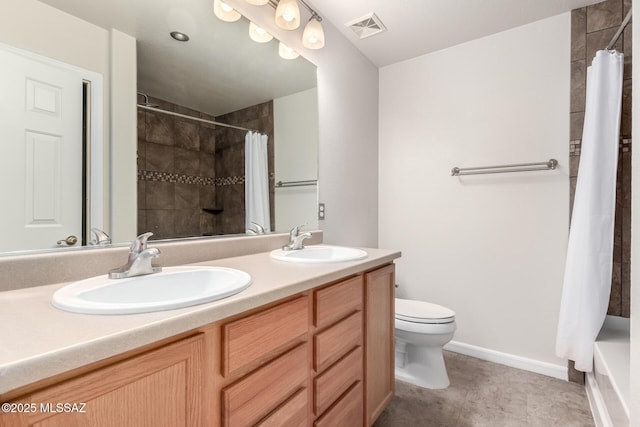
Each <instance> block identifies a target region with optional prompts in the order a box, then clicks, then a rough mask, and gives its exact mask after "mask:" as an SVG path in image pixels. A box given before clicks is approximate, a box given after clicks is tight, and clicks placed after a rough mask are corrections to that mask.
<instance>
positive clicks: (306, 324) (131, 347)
mask: <svg viewBox="0 0 640 427" xmlns="http://www.w3.org/2000/svg"><path fill="white" fill-rule="evenodd" d="M367 252H368V254H369V256H368V257H367V258H366V259H364V260H360V261H354V262H348V263H331V264H325V265H296V264H290V263H285V262H281V261H277V260H273V259H271V258H270V257H269V254H268V253H258V254H252V255H245V256H239V257H233V258H226V259H220V260H215V261H211V262H205V263H200V265H217V266H223V267H230V268H238V269H242V270H244V271H247V272H248V273H249V274H251V276H252V278H253V283H252V285H251V286H250V287H249V288H248V289H246V290H245V291H243V292H241V293H240V294H237V295H235V296H233V297H230V298H227V299H224V300H220V301H217V302H213V303H209V304H204V305H200V306H194V307H188V308H183V309H179V310H170V311H165V312H156V313H146V314H137V315H122V316H95V315H81V314H74V313H67V312H63V311H60V310H56V309H55V308H53V307H50V306H45V303H46V301H45V299H47V298H50V296H51V294H52V293H53V292H54V291H55V290H56V289H58V288H60V287H61V285H51V286H43V287H38V288H30V289H23V290H16V291H10V292H5V293H1V294H0V296H1V297H3V298H4V302H10V301H11V300H12V301H13V302H14V303H15V304H11V307H13V308H10V309H9V311H12V310H15V312H18V311H20V307H18V306H17V305H20V304H22V309H24V310H27V311H28V310H29V308H27V307H28V306H29V305H30V306H32V307H33V305H34V304H35V306H36V307H39V308H40V309H41V310H43V311H44V313H43V314H41V319H40V320H41V323H40V325H41V327H42V328H41V330H40V331H38V333H37V335H40V336H41V337H43V342H41V343H38V342H34V343H28V344H27V345H26V346H25V347H26V348H22V349H16V350H15V351H13V353H15V354H14V355H13V356H11V355H9V356H11V357H13V360H10V359H8V357H7V355H5V354H2V357H1V358H0V379H1V380H0V400H1V401H2V402H3V403H6V404H8V405H9V406H7V405H6V404H5V406H3V410H4V409H5V408H6V409H9V411H4V412H3V413H1V414H0V425H2V426H12V425H17V426H23V425H38V426H44V425H46V426H69V425H75V424H76V423H77V422H79V421H80V420H81V422H82V424H83V425H100V426H125V425H131V426H138V425H154V426H162V425H166V426H199V425H202V426H249V425H261V426H301V425H314V426H338V425H348V426H358V425H367V426H368V425H371V424H372V423H373V422H374V421H375V419H376V418H377V416H378V415H379V414H380V412H382V410H383V409H384V408H385V406H386V405H387V404H388V403H389V401H390V400H391V398H392V397H393V387H394V378H393V377H394V353H393V330H394V325H393V306H394V264H393V260H394V259H395V258H398V257H399V256H400V254H399V253H398V252H393V251H385V250H381V249H367ZM16 304H17V305H16ZM11 314H12V313H4V314H2V315H0V317H2V319H0V320H4V316H11ZM25 314H28V313H25ZM4 324H6V323H4ZM36 325H37V322H35V321H34V322H33V323H29V322H26V324H24V325H21V326H20V325H19V326H18V327H17V328H18V329H20V330H18V331H14V332H12V333H10V334H9V339H11V338H12V337H19V336H20V335H21V334H25V333H31V334H34V335H33V339H34V340H37V339H38V337H37V336H36V335H35V334H36V332H35V331H34V330H30V328H34V327H36ZM48 334H57V336H48ZM16 339H17V338H16ZM21 341H24V335H23V338H22V339H21ZM9 342H11V341H9ZM3 352H4V350H3ZM8 353H11V351H9V352H8ZM85 423H86V424H85Z"/></svg>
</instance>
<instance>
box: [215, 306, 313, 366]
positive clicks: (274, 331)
mask: <svg viewBox="0 0 640 427" xmlns="http://www.w3.org/2000/svg"><path fill="white" fill-rule="evenodd" d="M308 322H309V303H308V298H306V297H300V298H296V299H294V300H292V301H289V302H285V303H283V304H280V305H277V306H275V307H272V308H270V309H267V310H265V311H261V312H259V313H256V314H253V315H251V316H248V317H245V318H242V319H239V320H236V321H234V322H231V323H227V324H226V325H224V326H223V327H222V337H223V338H222V342H223V344H222V345H223V353H222V354H223V361H222V362H223V363H222V374H223V375H224V376H225V377H226V376H228V375H229V374H231V373H233V372H235V371H237V370H238V369H240V368H242V367H244V366H246V365H248V364H250V363H252V362H255V361H256V360H258V359H260V358H261V357H263V356H265V355H267V354H269V353H270V352H272V351H274V350H276V349H278V348H280V347H283V346H285V345H286V344H288V343H290V342H292V341H294V340H296V339H303V338H304V337H305V335H306V333H307V329H308Z"/></svg>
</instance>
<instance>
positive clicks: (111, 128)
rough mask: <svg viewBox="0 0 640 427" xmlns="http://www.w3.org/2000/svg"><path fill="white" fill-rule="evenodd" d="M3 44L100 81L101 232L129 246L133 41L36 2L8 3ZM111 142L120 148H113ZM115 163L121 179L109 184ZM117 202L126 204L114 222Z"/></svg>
mask: <svg viewBox="0 0 640 427" xmlns="http://www.w3.org/2000/svg"><path fill="white" fill-rule="evenodd" d="M0 43H5V44H7V45H11V46H14V47H17V48H20V49H24V50H27V51H30V52H33V53H37V54H39V55H44V56H46V57H49V58H53V59H55V60H58V61H61V62H65V63H67V64H71V65H74V66H77V67H80V68H83V69H86V70H89V71H93V72H96V73H99V74H101V75H102V77H103V80H102V83H103V94H102V95H103V96H102V98H103V105H102V118H103V126H102V128H103V152H102V167H103V170H104V177H105V179H104V181H103V195H104V197H103V198H104V200H103V203H102V220H103V225H102V227H103V228H104V229H105V230H106V231H107V232H109V233H110V234H111V235H112V237H113V239H114V241H115V242H121V241H125V240H131V238H133V237H134V236H135V231H136V204H135V202H136V189H135V186H133V185H132V184H131V183H132V182H135V178H136V177H135V171H136V169H135V147H136V133H135V132H136V127H135V123H136V120H135V100H136V95H135V92H136V51H135V39H133V38H132V37H130V36H128V35H126V34H124V33H121V32H119V31H116V30H111V31H107V30H105V29H103V28H100V27H98V26H96V25H93V24H90V23H88V22H86V21H83V20H81V19H78V18H75V17H73V16H71V15H69V14H67V13H63V12H61V11H59V10H58V9H55V8H53V7H51V6H48V5H46V4H43V3H40V2H38V1H35V0H5V2H4V3H3V5H2V10H1V11H0ZM112 115H113V116H112ZM111 136H113V138H111ZM111 140H113V141H116V144H115V145H113V146H112V145H111V144H110V141H111ZM112 159H113V161H114V162H115V163H116V164H117V165H118V168H117V170H118V173H117V174H116V175H114V176H113V177H112V179H111V178H110V170H111V168H110V162H111V160H112ZM114 199H117V200H121V201H122V202H120V203H118V206H117V208H116V209H115V210H114V212H115V215H114V217H113V218H111V213H112V209H111V208H110V207H111V200H114Z"/></svg>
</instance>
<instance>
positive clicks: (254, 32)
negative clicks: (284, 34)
mask: <svg viewBox="0 0 640 427" xmlns="http://www.w3.org/2000/svg"><path fill="white" fill-rule="evenodd" d="M249 37H251V40H253V41H254V42H258V43H267V42H270V41H271V40H272V39H273V36H272V35H271V34H269V33H267V31H266V30H265V29H264V28H262V27H258V26H257V25H256V24H254V23H253V22H249Z"/></svg>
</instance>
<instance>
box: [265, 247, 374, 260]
mask: <svg viewBox="0 0 640 427" xmlns="http://www.w3.org/2000/svg"><path fill="white" fill-rule="evenodd" d="M367 256H368V254H367V253H366V252H365V251H363V250H362V249H357V248H348V247H343V246H329V245H314V246H305V248H304V249H300V250H294V251H283V250H282V249H277V250H275V251H271V258H274V259H277V260H279V261H286V262H296V263H301V264H317V263H330V262H345V261H356V260H359V259H364V258H366V257H367Z"/></svg>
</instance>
